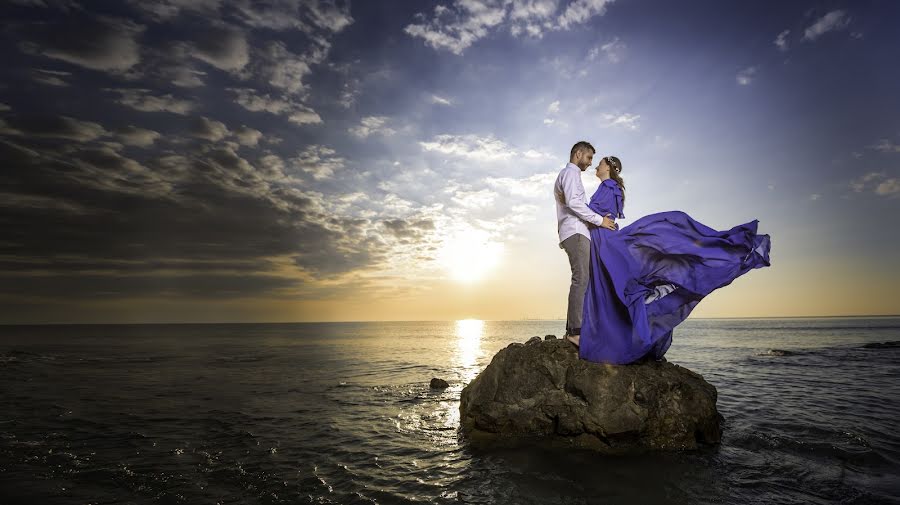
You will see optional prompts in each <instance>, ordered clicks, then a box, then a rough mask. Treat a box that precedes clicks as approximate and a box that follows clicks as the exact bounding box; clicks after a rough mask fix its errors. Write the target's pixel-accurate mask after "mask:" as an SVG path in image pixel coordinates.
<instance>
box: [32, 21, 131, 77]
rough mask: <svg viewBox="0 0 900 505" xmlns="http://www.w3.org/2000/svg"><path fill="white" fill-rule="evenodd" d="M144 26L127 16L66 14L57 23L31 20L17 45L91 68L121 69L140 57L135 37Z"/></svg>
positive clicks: (119, 71) (117, 70)
mask: <svg viewBox="0 0 900 505" xmlns="http://www.w3.org/2000/svg"><path fill="white" fill-rule="evenodd" d="M144 29H145V27H144V26H143V25H139V24H137V23H134V22H132V21H130V20H127V19H120V18H111V17H85V16H70V17H66V18H65V20H64V21H62V22H59V23H33V24H32V25H31V26H29V28H28V31H27V35H25V41H23V42H21V43H20V44H19V47H20V48H21V49H22V50H23V51H25V52H26V53H29V54H41V55H44V56H46V57H48V58H53V59H57V60H61V61H65V62H67V63H71V64H73V65H78V66H81V67H85V68H89V69H91V70H99V71H104V72H111V73H121V72H124V71H126V70H128V69H129V68H131V67H132V66H134V65H136V64H137V63H138V62H139V61H140V50H139V45H138V41H137V39H138V37H139V36H140V35H141V34H142V33H143V32H144Z"/></svg>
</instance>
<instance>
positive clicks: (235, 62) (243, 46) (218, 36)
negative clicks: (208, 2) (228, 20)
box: [190, 25, 250, 72]
mask: <svg viewBox="0 0 900 505" xmlns="http://www.w3.org/2000/svg"><path fill="white" fill-rule="evenodd" d="M190 47H191V55H192V56H193V57H194V58H197V59H198V60H200V61H203V62H206V63H208V64H210V65H212V66H214V67H216V68H218V69H219V70H224V71H226V72H234V71H237V70H240V69H242V68H244V65H246V64H247V62H248V61H250V50H249V46H248V45H247V37H246V36H245V35H244V32H243V31H241V30H240V29H237V28H235V27H231V26H225V25H223V26H211V27H208V28H206V29H204V30H201V31H200V32H199V33H198V34H197V35H196V38H195V40H194V41H192V42H191V44H190Z"/></svg>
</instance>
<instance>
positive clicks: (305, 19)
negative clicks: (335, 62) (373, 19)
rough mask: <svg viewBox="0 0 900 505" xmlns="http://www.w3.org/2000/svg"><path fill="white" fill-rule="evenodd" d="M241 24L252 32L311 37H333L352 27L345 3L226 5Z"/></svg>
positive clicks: (244, 1) (285, 0) (245, 1)
mask: <svg viewBox="0 0 900 505" xmlns="http://www.w3.org/2000/svg"><path fill="white" fill-rule="evenodd" d="M229 8H231V9H234V13H235V15H237V16H238V17H239V18H240V19H241V20H242V21H243V22H244V23H246V24H247V25H249V26H252V27H254V28H268V29H272V30H287V29H297V30H300V31H302V32H304V33H307V34H310V35H314V34H317V33H320V32H330V33H337V32H340V31H341V30H343V29H344V28H346V27H347V26H349V25H350V24H352V23H353V17H352V16H351V15H350V5H349V3H348V2H335V1H332V0H280V1H277V2H267V3H259V2H251V1H250V0H236V1H234V2H232V3H231V4H229Z"/></svg>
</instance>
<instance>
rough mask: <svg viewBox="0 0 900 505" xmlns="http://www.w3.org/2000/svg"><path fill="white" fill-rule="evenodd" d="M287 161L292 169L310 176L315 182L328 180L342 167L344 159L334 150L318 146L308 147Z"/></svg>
mask: <svg viewBox="0 0 900 505" xmlns="http://www.w3.org/2000/svg"><path fill="white" fill-rule="evenodd" d="M288 161H289V164H290V166H291V167H292V168H295V169H299V170H300V171H302V172H304V173H307V174H309V175H311V176H312V177H313V179H315V180H323V179H328V178H329V177H331V176H333V175H334V172H335V170H339V169H341V168H343V167H344V158H341V157H340V156H338V155H337V153H336V152H335V151H334V149H331V148H329V147H325V146H320V145H311V146H308V147H307V148H305V149H304V150H303V151H301V152H300V153H298V155H297V156H296V157H294V158H291V159H290V160H288Z"/></svg>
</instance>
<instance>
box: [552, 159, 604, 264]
mask: <svg viewBox="0 0 900 505" xmlns="http://www.w3.org/2000/svg"><path fill="white" fill-rule="evenodd" d="M553 193H554V196H555V197H556V228H557V230H558V231H559V247H560V248H562V242H563V240H565V239H567V238H569V237H571V236H572V235H575V234H576V233H580V234H582V235H584V236H585V237H587V238H588V240H590V238H591V233H590V231H588V227H587V225H586V224H585V221H587V222H588V223H592V224H595V225H597V226H600V225H602V224H603V216H601V215H600V214H597V213H596V212H594V211H593V210H591V209H590V207H588V206H587V200H586V196H585V194H584V184H582V183H581V169H580V168H578V165H576V164H574V163H568V164H566V166H565V167H564V168H563V169H562V170H561V171H560V172H559V175H558V176H556V182H555V183H554V184H553Z"/></svg>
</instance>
